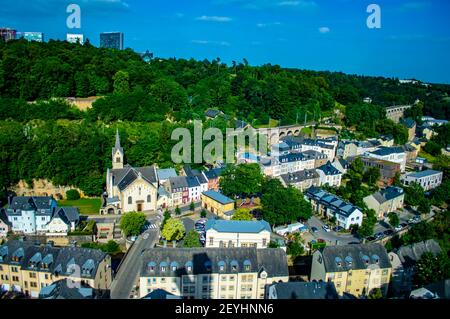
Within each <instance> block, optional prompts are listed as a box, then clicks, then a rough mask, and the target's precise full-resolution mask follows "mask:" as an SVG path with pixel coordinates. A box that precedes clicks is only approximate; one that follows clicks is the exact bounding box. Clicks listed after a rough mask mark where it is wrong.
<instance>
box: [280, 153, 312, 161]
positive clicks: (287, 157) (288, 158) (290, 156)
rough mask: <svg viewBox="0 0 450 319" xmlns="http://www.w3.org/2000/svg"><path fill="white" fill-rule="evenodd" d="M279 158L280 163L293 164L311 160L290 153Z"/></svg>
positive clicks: (301, 155)
mask: <svg viewBox="0 0 450 319" xmlns="http://www.w3.org/2000/svg"><path fill="white" fill-rule="evenodd" d="M277 158H278V161H279V162H280V163H292V162H299V161H307V160H309V158H307V157H305V156H304V155H303V154H302V153H289V154H285V155H280V156H278V157H277Z"/></svg>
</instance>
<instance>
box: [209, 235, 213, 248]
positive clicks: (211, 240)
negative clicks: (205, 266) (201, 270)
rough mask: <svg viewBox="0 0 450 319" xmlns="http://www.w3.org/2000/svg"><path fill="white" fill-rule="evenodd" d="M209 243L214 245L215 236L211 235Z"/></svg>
mask: <svg viewBox="0 0 450 319" xmlns="http://www.w3.org/2000/svg"><path fill="white" fill-rule="evenodd" d="M209 245H211V246H212V245H214V237H209Z"/></svg>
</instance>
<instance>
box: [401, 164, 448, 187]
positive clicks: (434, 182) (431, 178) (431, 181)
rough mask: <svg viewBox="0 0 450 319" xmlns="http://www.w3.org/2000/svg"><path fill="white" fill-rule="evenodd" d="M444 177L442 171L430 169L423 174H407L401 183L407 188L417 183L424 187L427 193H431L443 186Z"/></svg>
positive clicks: (403, 176)
mask: <svg viewBox="0 0 450 319" xmlns="http://www.w3.org/2000/svg"><path fill="white" fill-rule="evenodd" d="M442 176H443V173H442V172H441V171H435V170H432V169H428V170H426V171H421V172H411V173H406V174H405V175H402V176H401V181H402V183H403V184H404V185H406V186H410V185H411V184H412V183H417V184H419V185H420V186H422V188H423V189H424V190H425V191H429V190H432V189H434V188H436V187H438V186H439V185H441V183H442Z"/></svg>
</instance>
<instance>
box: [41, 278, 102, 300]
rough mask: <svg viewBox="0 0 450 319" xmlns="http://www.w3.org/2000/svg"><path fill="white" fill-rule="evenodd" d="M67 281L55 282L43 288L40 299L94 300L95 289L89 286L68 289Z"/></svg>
mask: <svg viewBox="0 0 450 319" xmlns="http://www.w3.org/2000/svg"><path fill="white" fill-rule="evenodd" d="M67 283H68V281H67V280H65V279H62V280H58V281H55V282H53V283H52V284H51V285H49V286H46V287H43V288H42V289H41V291H40V292H39V299H94V289H92V287H90V286H89V285H87V284H84V283H83V284H80V287H68V285H67Z"/></svg>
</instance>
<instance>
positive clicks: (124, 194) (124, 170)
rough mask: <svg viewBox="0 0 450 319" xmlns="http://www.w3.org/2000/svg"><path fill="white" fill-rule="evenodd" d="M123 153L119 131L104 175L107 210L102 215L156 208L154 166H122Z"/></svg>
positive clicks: (156, 180)
mask: <svg viewBox="0 0 450 319" xmlns="http://www.w3.org/2000/svg"><path fill="white" fill-rule="evenodd" d="M124 156H125V153H124V150H123V148H122V147H121V145H120V137H119V131H117V132H116V142H115V145H114V147H113V148H112V169H109V168H108V170H107V172H106V191H107V197H108V199H107V207H103V209H102V210H101V212H102V213H103V214H122V213H128V212H142V211H152V210H156V209H157V202H158V196H157V195H158V179H157V172H156V167H154V166H148V167H132V166H130V165H128V164H127V165H124Z"/></svg>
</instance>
